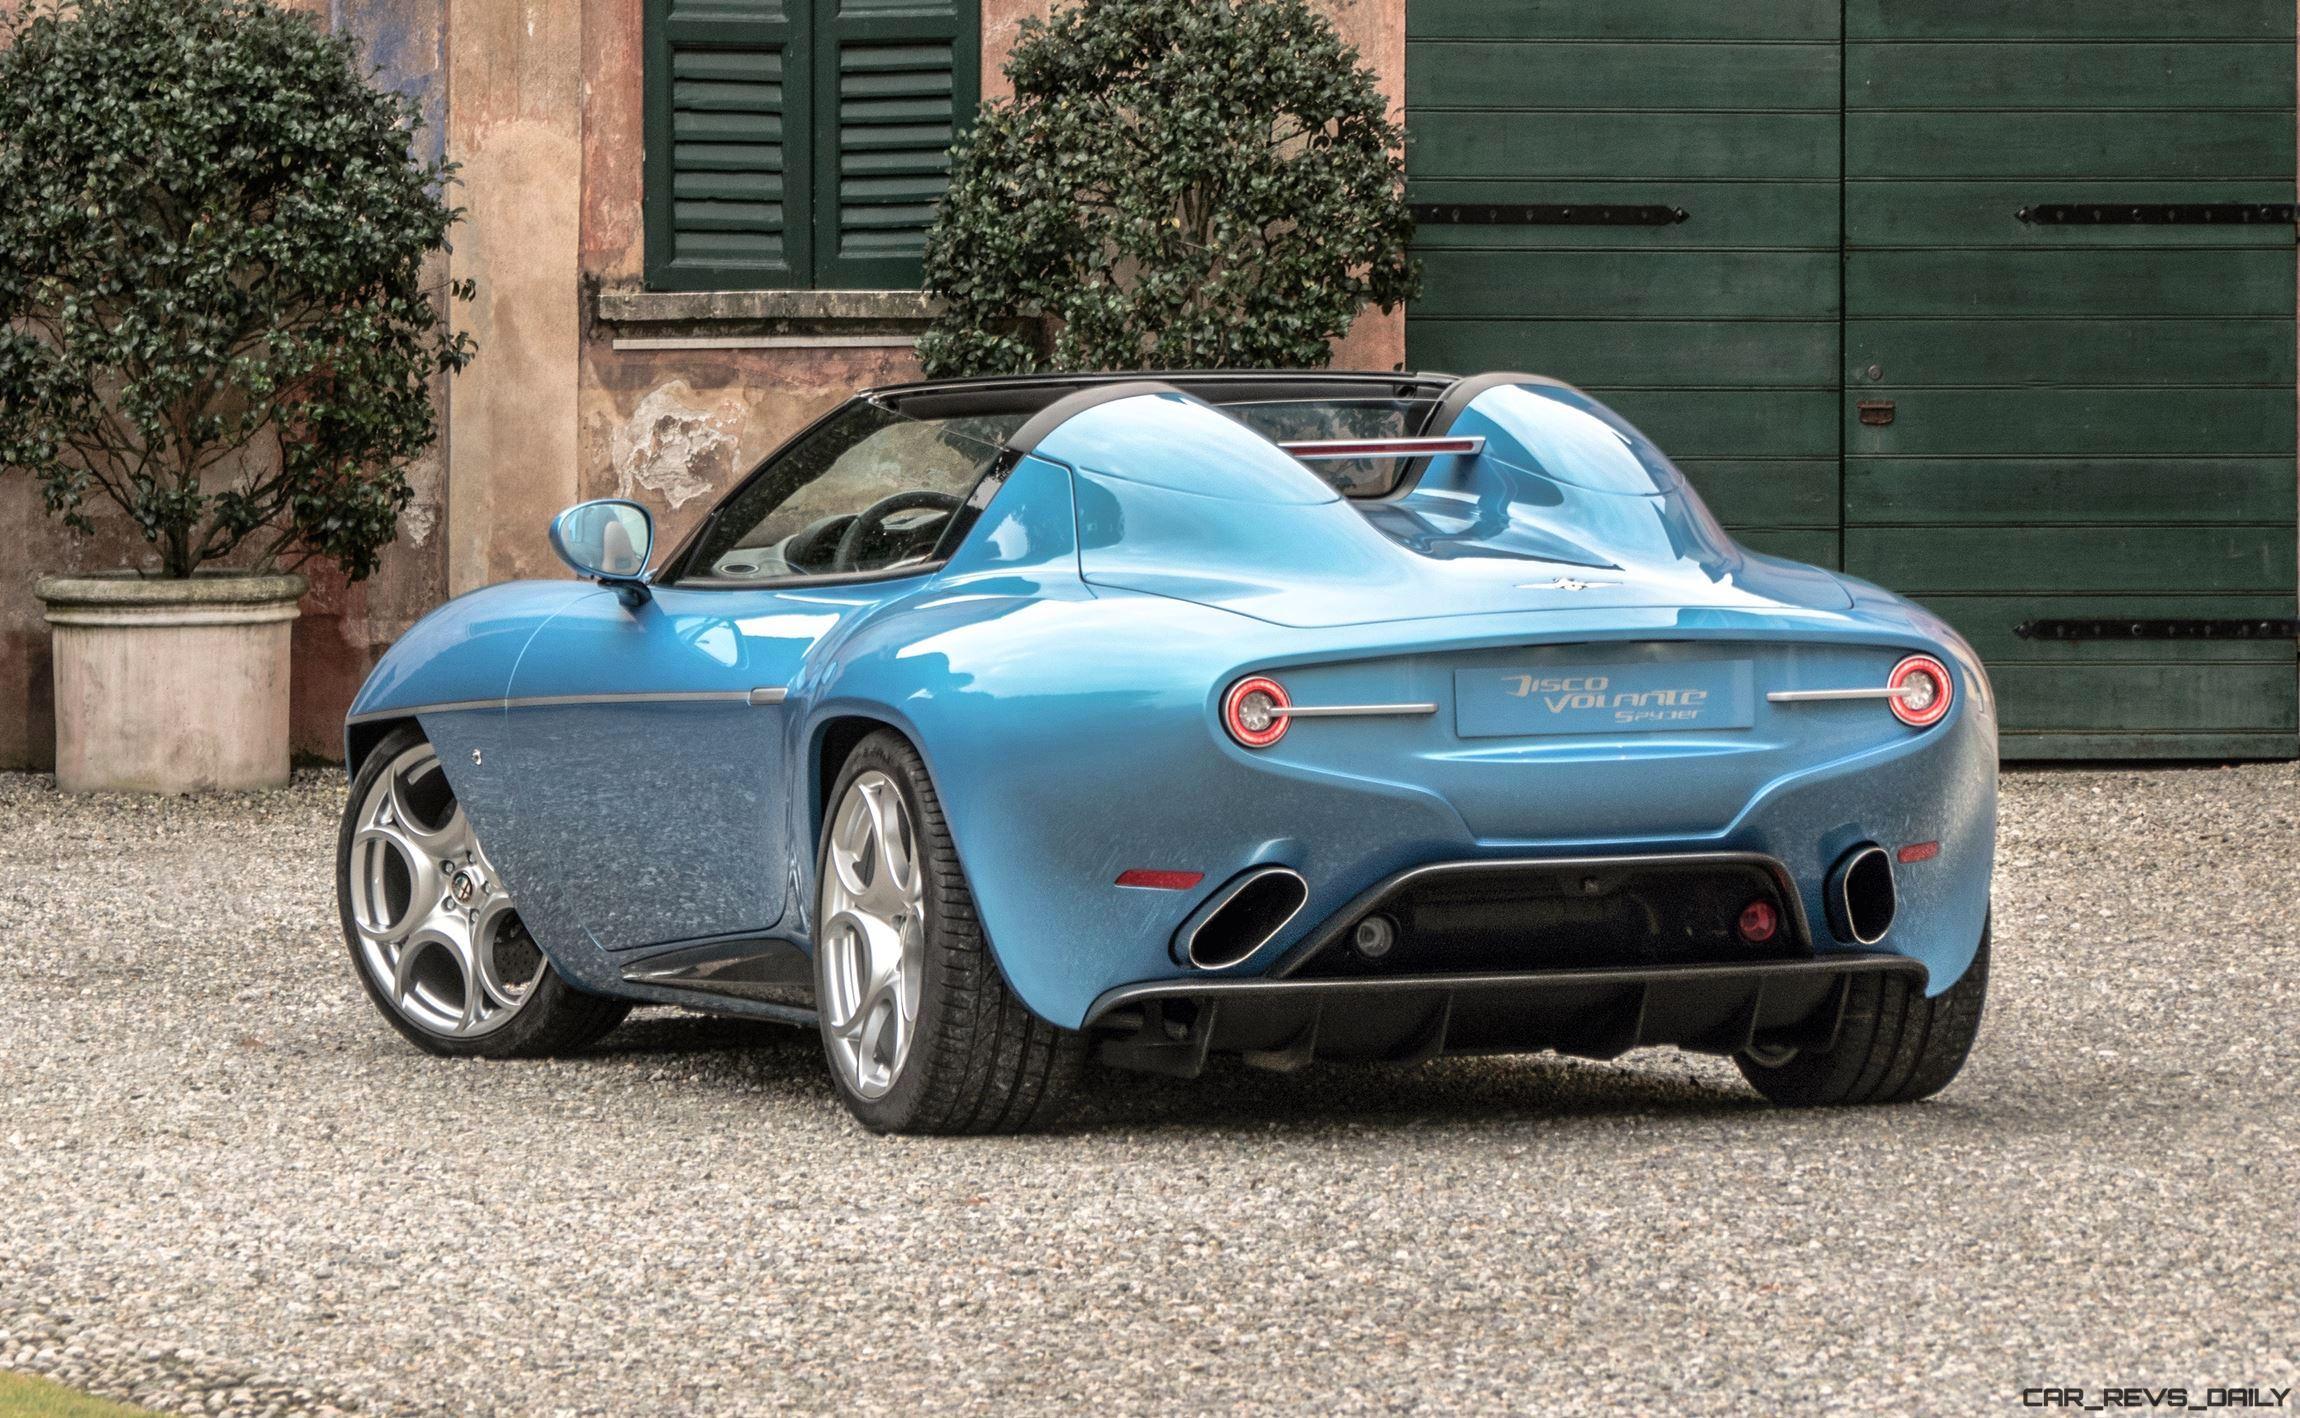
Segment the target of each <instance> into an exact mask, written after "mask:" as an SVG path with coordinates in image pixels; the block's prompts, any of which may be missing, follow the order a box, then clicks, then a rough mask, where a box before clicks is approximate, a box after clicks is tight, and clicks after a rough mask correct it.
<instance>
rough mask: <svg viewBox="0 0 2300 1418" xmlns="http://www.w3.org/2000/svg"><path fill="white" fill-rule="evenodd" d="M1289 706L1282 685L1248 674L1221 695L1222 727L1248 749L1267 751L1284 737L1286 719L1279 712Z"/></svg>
mask: <svg viewBox="0 0 2300 1418" xmlns="http://www.w3.org/2000/svg"><path fill="white" fill-rule="evenodd" d="M1292 706H1293V701H1292V700H1290V699H1288V698H1287V697H1286V689H1285V686H1284V685H1281V684H1279V683H1278V682H1277V681H1276V680H1274V679H1270V678H1268V677H1266V676H1263V675H1251V676H1249V677H1247V678H1245V679H1242V680H1239V681H1238V682H1237V683H1236V684H1233V685H1231V686H1230V692H1229V693H1228V694H1225V695H1223V696H1222V727H1223V728H1225V729H1228V730H1229V731H1230V737H1231V738H1234V739H1236V740H1237V741H1238V742H1239V743H1242V744H1244V745H1245V746H1246V747H1248V748H1268V747H1269V746H1270V745H1271V744H1274V743H1276V742H1277V741H1278V740H1280V739H1282V738H1284V737H1285V736H1286V723H1287V719H1286V715H1285V714H1284V713H1282V712H1280V711H1282V710H1285V709H1288V708H1291V707H1292Z"/></svg>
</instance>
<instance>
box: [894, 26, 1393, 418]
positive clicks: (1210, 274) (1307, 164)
mask: <svg viewBox="0 0 2300 1418" xmlns="http://www.w3.org/2000/svg"><path fill="white" fill-rule="evenodd" d="M1006 72H1007V74H1008V76H1009V77H1010V78H1012V79H1013V81H1014V89H1015V97H1014V99H1013V101H1012V102H1001V103H993V104H990V105H988V106H986V107H985V108H984V109H983V111H982V113H981V115H980V117H979V119H978V120H977V122H976V123H975V126H974V129H973V131H972V133H971V134H970V135H969V136H968V137H967V138H965V139H963V140H962V141H961V143H960V145H959V147H958V149H957V151H956V154H955V163H954V171H953V174H952V180H951V187H950V192H949V194H948V195H947V196H946V197H945V198H944V199H943V204H942V210H941V213H940V215H939V217H938V218H937V220H936V223H935V226H934V229H933V230H932V232H931V233H930V234H929V235H928V238H927V247H926V286H927V289H928V290H929V291H931V292H933V293H934V294H936V295H939V296H941V297H942V298H943V299H944V300H945V301H946V302H948V310H947V313H946V314H944V315H943V316H942V317H941V318H940V319H938V320H937V321H936V322H935V324H934V326H933V328H932V329H931V330H929V331H928V332H927V334H926V336H925V337H924V338H923V339H921V340H920V342H919V357H920V359H921V360H922V361H923V362H924V363H925V365H926V368H927V371H928V373H930V374H933V375H937V376H944V375H961V374H986V373H1019V372H1023V371H1028V370H1036V369H1047V368H1052V369H1139V368H1168V369H1198V368H1224V367H1242V366H1261V365H1272V366H1280V367H1286V366H1300V365H1308V366H1316V365H1323V364H1324V363H1326V361H1327V360H1328V358H1329V357H1330V354H1331V351H1330V349H1329V348H1328V343H1327V342H1328V341H1329V340H1331V339H1333V338H1334V337H1335V336H1338V335H1340V334H1341V333H1343V332H1344V331H1346V330H1348V329H1349V327H1350V323H1351V322H1352V320H1354V319H1355V318H1356V316H1357V314H1358V311H1359V310H1360V309H1361V308H1362V307H1363V306H1364V305H1365V304H1366V303H1367V302H1369V301H1371V302H1375V303H1378V304H1379V305H1380V306H1381V307H1382V308H1383V309H1385V310H1387V309H1390V308H1391V307H1392V306H1394V305H1396V304H1397V303H1398V302H1399V301H1401V300H1406V299H1410V298H1411V297H1412V296H1413V295H1414V294H1415V292H1416V291H1417V289H1418V288H1419V285H1420V271H1419V268H1418V265H1417V264H1416V263H1415V261H1414V260H1413V258H1412V257H1411V256H1409V255H1408V254H1407V251H1406V243H1407V241H1408V239H1409V238H1410V237H1411V235H1412V232H1413V222H1412V219H1411V217H1410V216H1409V215H1408V214H1407V211H1406V206H1405V195H1404V192H1405V166H1404V160H1403V158H1402V156H1401V149H1402V144H1403V140H1404V135H1403V134H1402V133H1401V132H1400V131H1399V129H1398V127H1397V125H1396V124H1394V123H1391V122H1390V121H1389V115H1388V105H1387V103H1386V101H1385V100H1384V99H1383V98H1382V95H1381V93H1380V91H1379V90H1378V89H1377V88H1376V87H1375V84H1374V76H1373V74H1372V72H1371V71H1370V70H1365V69H1361V68H1359V67H1358V63H1357V52H1356V51H1355V50H1354V49H1352V48H1350V47H1349V46H1348V45H1346V44H1344V43H1343V42H1342V39H1341V36H1340V35H1338V34H1337V33H1336V32H1335V31H1334V27H1333V26H1332V25H1331V24H1329V23H1328V22H1327V21H1326V20H1325V18H1324V17H1323V16H1320V15H1318V14H1317V13H1316V12H1314V11H1312V10H1311V9H1310V8H1309V7H1308V5H1307V4H1306V3H1304V0H1082V3H1080V4H1077V5H1075V6H1073V7H1071V8H1069V9H1065V10H1062V11H1060V12H1058V13H1057V14H1055V15H1054V16H1052V17H1051V18H1050V19H1048V20H1047V21H1045V22H1038V21H1034V20H1025V21H1024V22H1023V28H1022V34H1021V37H1020V38H1019V39H1018V40H1017V42H1016V44H1015V46H1014V51H1013V56H1012V58H1011V60H1010V61H1009V63H1008V65H1007V69H1006Z"/></svg>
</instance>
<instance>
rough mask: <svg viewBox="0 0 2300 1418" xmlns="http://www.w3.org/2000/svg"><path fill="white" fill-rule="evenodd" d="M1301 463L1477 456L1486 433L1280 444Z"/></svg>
mask: <svg viewBox="0 0 2300 1418" xmlns="http://www.w3.org/2000/svg"><path fill="white" fill-rule="evenodd" d="M1278 446H1279V447H1280V448H1282V449H1284V450H1285V451H1286V452H1287V453H1290V454H1292V455H1293V456H1294V457H1295V458H1297V459H1299V460H1300V461H1302V462H1305V463H1307V462H1315V461H1318V460H1321V459H1352V458H1424V457H1431V458H1434V457H1440V456H1443V455H1446V454H1460V455H1462V456H1464V457H1476V456H1477V455H1478V454H1480V453H1483V452H1484V451H1485V435H1484V434H1481V433H1480V434H1464V435H1462V436H1460V437H1445V438H1437V437H1433V438H1318V439H1304V440H1303V441H1301V442H1299V443H1281V444H1279V445H1278Z"/></svg>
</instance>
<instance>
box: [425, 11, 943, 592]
mask: <svg viewBox="0 0 2300 1418" xmlns="http://www.w3.org/2000/svg"><path fill="white" fill-rule="evenodd" d="M458 3H480V0H458ZM582 13H583V46H582V53H583V87H584V94H585V102H584V105H583V113H582V120H583V121H582V163H583V173H582V232H581V260H582V272H583V276H582V279H583V281H584V282H585V284H586V286H587V287H589V288H590V289H594V290H597V289H606V290H625V289H636V288H637V287H638V286H639V285H640V283H641V281H642V279H643V276H644V270H645V268H644V265H643V261H644V255H645V252H644V247H643V245H642V235H643V234H642V226H643V222H642V218H641V200H642V191H643V189H642V183H643V181H644V146H645V145H644V143H643V142H642V123H643V112H644V108H643V102H644V100H643V91H642V76H643V71H644V69H645V65H644V64H643V62H642V48H641V46H642V43H643V28H642V7H641V6H639V5H637V4H634V3H632V0H583V4H582ZM461 104H462V99H461V98H460V97H458V99H457V105H458V106H459V107H460V106H461ZM584 305H585V312H584V326H585V328H584V330H583V337H582V352H581V359H580V365H579V368H578V370H577V384H576V392H575V403H576V410H577V413H576V419H575V421H574V423H573V424H572V425H571V429H572V431H573V432H574V434H575V436H576V437H577V438H578V439H579V443H580V451H579V455H578V461H579V466H580V468H581V474H580V486H579V487H578V488H577V489H576V492H577V495H579V496H582V497H630V498H635V499H636V500H638V501H640V502H642V503H645V504H646V505H647V507H648V508H649V510H651V511H652V512H653V513H654V514H655V516H656V519H657V526H658V529H659V530H658V534H657V535H658V544H659V545H662V546H664V547H666V548H667V547H668V546H669V545H670V544H671V543H673V542H676V541H677V540H678V539H679V538H680V537H682V536H684V535H685V533H686V531H687V529H688V528H689V527H691V526H693V525H694V522H695V520H696V519H697V518H699V517H700V516H701V515H702V513H703V512H704V511H706V510H707V509H708V508H709V507H710V504H711V502H712V501H713V499H714V498H715V497H716V496H717V495H718V493H719V492H720V491H722V490H723V489H724V488H725V487H726V486H727V484H728V482H729V481H731V480H732V479H733V478H734V477H735V476H737V475H739V474H740V473H742V472H744V471H746V470H748V469H749V467H750V466H751V465H752V464H754V463H756V462H757V461H758V460H759V459H760V458H761V457H764V456H765V455H766V454H767V453H768V452H769V451H771V450H772V449H773V448H774V446H775V445H776V444H778V443H780V442H782V441H783V440H784V439H786V438H788V437H789V436H790V435H791V434H793V433H795V432H797V431H798V430H799V429H800V428H801V427H803V426H804V425H805V424H806V423H808V422H809V421H810V420H812V419H813V418H815V417H816V416H817V415H819V414H821V413H823V412H824V411H825V410H827V409H829V408H830V407H831V406H832V405H834V404H836V403H837V402H838V401H839V400H840V399H842V398H845V397H846V396H847V395H848V394H851V393H852V392H853V391H854V390H855V389H857V388H859V387H864V386H867V385H871V384H887V383H894V382H898V381H901V380H904V379H915V378H917V377H918V362H917V361H916V360H915V359H914V358H912V356H911V354H910V352H909V351H908V350H905V349H899V348H890V347H877V348H872V347H864V348H857V347H853V346H850V345H843V344H825V345H822V346H818V347H814V348H806V347H784V348H776V349H682V350H618V349H616V348H615V341H616V338H617V337H618V335H619V334H620V335H626V336H628V335H630V334H632V333H634V332H632V331H630V330H627V329H624V330H619V329H618V328H617V327H614V326H611V325H608V324H606V323H604V322H601V321H599V320H598V319H596V318H595V317H594V316H593V314H592V312H591V311H590V309H589V302H588V301H587V300H586V301H585V302H584ZM831 338H832V339H834V340H835V339H838V338H841V337H840V336H836V335H834V336H832V337H831ZM848 338H851V336H850V337H848Z"/></svg>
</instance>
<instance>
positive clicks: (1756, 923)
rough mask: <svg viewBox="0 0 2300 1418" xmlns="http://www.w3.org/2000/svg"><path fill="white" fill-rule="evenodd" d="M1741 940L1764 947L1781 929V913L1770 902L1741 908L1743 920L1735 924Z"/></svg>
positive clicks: (1759, 902)
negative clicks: (1774, 933)
mask: <svg viewBox="0 0 2300 1418" xmlns="http://www.w3.org/2000/svg"><path fill="white" fill-rule="evenodd" d="M1733 929H1735V930H1737V931H1739V932H1740V933H1741V939H1743V940H1745V941H1747V942H1749V943H1750V944H1751V945H1763V944H1764V943H1765V942H1766V941H1769V940H1771V939H1772V938H1773V932H1775V931H1777V930H1779V929H1781V913H1780V912H1779V911H1776V910H1774V909H1773V903H1772V902H1770V901H1752V902H1750V903H1749V904H1748V905H1746V906H1743V907H1742V908H1741V919H1740V920H1738V921H1735V922H1734V923H1733Z"/></svg>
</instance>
